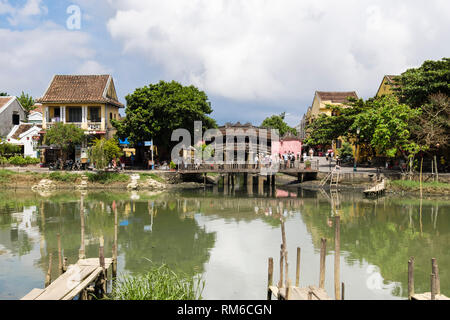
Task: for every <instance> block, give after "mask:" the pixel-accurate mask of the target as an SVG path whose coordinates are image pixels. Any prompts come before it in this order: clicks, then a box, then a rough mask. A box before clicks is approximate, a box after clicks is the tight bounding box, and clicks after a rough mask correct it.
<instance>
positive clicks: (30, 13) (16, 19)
mask: <svg viewBox="0 0 450 320" xmlns="http://www.w3.org/2000/svg"><path fill="white" fill-rule="evenodd" d="M47 13H48V9H47V7H46V6H44V5H43V4H42V0H27V2H26V3H25V4H24V6H23V7H14V6H12V5H10V4H9V2H8V1H1V2H0V14H8V16H9V17H8V18H7V20H8V22H9V24H10V25H12V26H17V25H19V24H24V23H28V22H29V19H30V18H32V17H35V16H40V15H43V14H47Z"/></svg>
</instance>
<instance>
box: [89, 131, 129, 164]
mask: <svg viewBox="0 0 450 320" xmlns="http://www.w3.org/2000/svg"><path fill="white" fill-rule="evenodd" d="M122 155H123V152H122V150H121V149H120V147H119V143H118V142H117V140H115V139H109V140H106V139H104V138H102V139H95V140H94V143H93V146H92V147H91V149H90V151H89V158H90V160H91V162H93V163H95V167H96V168H97V169H104V168H106V167H107V166H108V164H109V163H110V162H111V160H112V159H115V158H119V157H121V156H122Z"/></svg>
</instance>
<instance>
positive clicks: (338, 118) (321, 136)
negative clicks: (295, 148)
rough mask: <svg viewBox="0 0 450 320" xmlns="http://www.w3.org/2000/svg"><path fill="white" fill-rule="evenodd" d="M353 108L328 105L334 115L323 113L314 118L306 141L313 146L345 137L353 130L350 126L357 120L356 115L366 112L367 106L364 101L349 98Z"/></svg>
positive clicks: (326, 143)
mask: <svg viewBox="0 0 450 320" xmlns="http://www.w3.org/2000/svg"><path fill="white" fill-rule="evenodd" d="M349 105H350V106H351V108H343V107H341V106H335V105H328V106H327V107H328V108H330V109H331V110H332V112H333V114H335V115H333V116H328V115H326V114H321V115H319V117H317V118H316V119H314V121H312V122H311V124H310V125H309V126H308V127H307V128H306V130H307V132H308V137H307V139H306V140H305V143H306V144H308V145H311V146H315V145H331V143H332V141H333V140H336V139H337V138H339V137H345V136H347V135H349V134H351V133H352V132H349V130H350V127H351V126H352V124H353V122H354V121H355V117H356V116H357V115H358V114H360V113H362V112H364V110H365V109H366V108H367V106H366V105H365V104H364V101H363V100H362V99H361V100H356V99H354V98H351V99H349Z"/></svg>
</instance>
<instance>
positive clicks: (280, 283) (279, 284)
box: [278, 245, 284, 288]
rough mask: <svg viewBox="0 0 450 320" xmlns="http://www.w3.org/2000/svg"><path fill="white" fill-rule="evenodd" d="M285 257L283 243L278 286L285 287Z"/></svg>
mask: <svg viewBox="0 0 450 320" xmlns="http://www.w3.org/2000/svg"><path fill="white" fill-rule="evenodd" d="M283 258H284V252H283V245H281V249H280V282H279V283H278V288H282V287H283V270H284V263H283Z"/></svg>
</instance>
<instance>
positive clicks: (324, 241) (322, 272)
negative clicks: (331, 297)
mask: <svg viewBox="0 0 450 320" xmlns="http://www.w3.org/2000/svg"><path fill="white" fill-rule="evenodd" d="M326 250H327V239H324V238H322V239H321V246H320V278H319V288H321V289H323V288H325V258H326Z"/></svg>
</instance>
